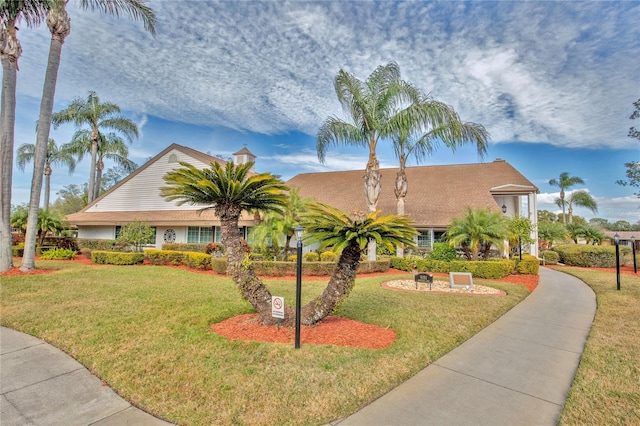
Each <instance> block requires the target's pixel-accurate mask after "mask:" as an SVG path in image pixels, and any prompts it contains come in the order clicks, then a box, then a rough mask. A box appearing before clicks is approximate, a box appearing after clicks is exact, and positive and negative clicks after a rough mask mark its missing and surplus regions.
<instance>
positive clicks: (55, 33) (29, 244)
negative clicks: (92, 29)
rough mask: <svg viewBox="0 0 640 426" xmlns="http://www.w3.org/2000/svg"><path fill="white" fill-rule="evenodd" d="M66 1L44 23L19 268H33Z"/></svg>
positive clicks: (66, 19) (66, 32)
mask: <svg viewBox="0 0 640 426" xmlns="http://www.w3.org/2000/svg"><path fill="white" fill-rule="evenodd" d="M65 6H66V2H65V1H63V0H58V1H56V5H55V7H54V8H52V9H51V10H50V11H49V15H48V16H47V25H48V26H49V30H50V31H51V45H50V47H49V60H48V62H47V71H46V74H45V77H44V86H43V88H42V101H41V102H40V116H39V119H38V129H37V136H36V148H35V153H34V159H33V179H32V181H31V197H30V200H29V218H28V220H27V231H26V234H25V241H24V257H23V258H22V265H21V266H20V270H21V271H24V272H28V271H32V270H34V269H35V268H36V264H35V258H36V232H37V225H38V208H39V207H40V193H41V192H42V176H43V169H44V163H45V160H46V156H47V145H48V143H49V130H50V129H51V115H52V114H53V100H54V97H55V93H56V82H57V80H58V69H59V68H60V57H61V55H62V44H63V43H64V40H65V38H66V37H67V35H69V32H70V31H71V20H70V19H69V15H68V14H67V11H66V9H65Z"/></svg>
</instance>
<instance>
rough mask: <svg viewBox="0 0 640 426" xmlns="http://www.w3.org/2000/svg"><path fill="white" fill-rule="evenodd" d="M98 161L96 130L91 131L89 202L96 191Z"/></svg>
mask: <svg viewBox="0 0 640 426" xmlns="http://www.w3.org/2000/svg"><path fill="white" fill-rule="evenodd" d="M97 161H98V131H97V129H93V130H92V131H91V165H90V167H89V202H92V201H93V200H94V199H95V198H96V197H95V192H96V164H97Z"/></svg>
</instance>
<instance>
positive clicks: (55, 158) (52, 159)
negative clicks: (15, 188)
mask: <svg viewBox="0 0 640 426" xmlns="http://www.w3.org/2000/svg"><path fill="white" fill-rule="evenodd" d="M35 152H36V146H35V145H34V144H32V143H25V144H22V145H20V146H19V147H18V151H17V156H16V164H17V165H18V167H19V168H20V170H24V167H25V166H26V165H27V163H28V162H30V161H33V158H34V156H35ZM54 165H60V166H66V167H67V168H68V169H69V173H73V171H74V170H75V168H76V160H75V157H74V155H73V153H72V152H71V151H70V149H69V145H68V144H64V145H62V146H60V147H58V145H57V144H56V141H55V140H53V139H49V145H48V146H47V156H46V158H45V162H44V203H43V208H44V209H45V210H48V209H49V195H50V193H51V174H52V173H53V168H52V167H51V166H54Z"/></svg>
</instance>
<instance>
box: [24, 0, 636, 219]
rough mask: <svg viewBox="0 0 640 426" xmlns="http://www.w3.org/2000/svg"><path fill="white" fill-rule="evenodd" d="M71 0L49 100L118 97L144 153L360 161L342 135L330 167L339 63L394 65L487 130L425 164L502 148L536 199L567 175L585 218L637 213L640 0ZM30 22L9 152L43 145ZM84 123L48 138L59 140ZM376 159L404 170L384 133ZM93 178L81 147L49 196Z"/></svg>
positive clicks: (286, 168)
mask: <svg viewBox="0 0 640 426" xmlns="http://www.w3.org/2000/svg"><path fill="white" fill-rule="evenodd" d="M78 4H79V1H78V0H70V2H69V5H68V10H69V13H70V16H71V33H70V35H69V36H68V37H67V39H66V41H65V43H64V45H63V49H62V59H61V65H60V70H59V74H58V83H57V88H56V96H55V105H54V111H58V110H61V109H63V108H65V107H66V106H68V105H69V103H70V102H71V101H72V100H74V99H76V98H85V99H86V97H87V95H88V93H89V91H95V92H96V93H97V95H98V96H99V97H100V100H101V101H103V102H112V103H115V104H117V105H119V106H120V108H121V109H122V113H123V115H125V116H127V117H129V118H130V119H132V120H133V121H134V122H135V123H136V124H137V125H138V128H139V131H140V136H139V138H138V139H137V140H135V141H133V142H132V143H131V145H130V146H129V151H130V158H131V159H132V160H133V161H135V162H136V163H138V164H139V165H142V164H143V163H145V162H146V161H147V160H148V159H149V158H151V157H153V156H155V155H156V154H158V153H159V152H160V151H162V150H163V149H164V148H166V147H167V146H169V145H170V144H171V143H178V144H180V145H185V146H188V147H191V148H194V149H197V150H200V151H202V152H206V153H209V154H211V155H216V156H221V157H223V158H230V157H231V155H232V153H233V152H235V151H238V150H240V149H242V148H243V147H245V146H246V147H247V148H248V149H249V150H250V151H251V152H252V153H254V154H255V155H256V156H257V160H256V170H257V171H259V172H271V173H274V174H277V175H279V176H281V177H282V178H283V179H284V180H287V179H289V178H291V177H293V176H294V175H296V174H298V173H308V172H318V171H333V170H354V169H362V170H364V168H365V166H366V162H367V154H368V152H367V150H366V149H363V148H354V147H342V146H341V147H331V148H330V149H329V151H328V152H327V155H326V159H325V162H324V163H320V162H319V160H318V156H317V153H316V134H317V132H318V129H319V128H320V126H321V124H322V123H323V121H324V120H325V119H327V118H328V117H330V116H336V117H338V118H341V119H344V120H346V119H348V116H347V115H345V113H344V112H343V111H342V108H341V106H340V104H339V103H338V101H337V98H336V94H335V91H334V88H333V80H334V78H335V76H336V74H337V73H338V71H339V70H340V69H342V70H344V71H347V72H349V73H351V74H353V75H355V76H356V77H357V78H359V79H361V80H365V79H366V78H367V77H368V76H369V75H370V74H371V72H372V71H373V70H374V69H375V68H376V67H377V66H379V65H384V64H387V63H389V62H391V61H395V62H397V63H398V65H399V66H400V70H401V73H402V78H403V79H405V80H408V81H410V82H411V83H413V84H414V85H415V86H416V87H418V88H419V89H420V90H422V91H423V92H424V93H427V94H430V95H431V96H432V97H433V98H434V99H437V100H439V101H442V102H445V103H447V104H448V105H451V106H452V107H453V108H454V109H455V110H456V111H457V112H458V114H459V115H460V117H461V119H462V120H463V121H470V122H475V123H479V124H482V125H483V126H484V127H485V128H486V129H487V130H488V132H489V134H490V136H491V141H490V144H489V147H488V153H487V156H486V157H485V158H478V156H477V153H476V149H475V147H464V148H460V149H458V150H456V152H455V153H451V152H449V151H448V150H447V149H445V148H440V149H439V150H437V151H436V152H434V153H433V155H432V156H431V157H429V158H427V159H425V160H424V161H422V162H420V163H419V164H420V165H440V164H465V163H474V162H479V161H485V162H488V161H493V160H495V159H496V158H502V159H505V160H507V161H508V162H509V163H510V164H512V165H513V166H514V167H515V168H516V169H518V170H519V171H520V172H521V173H522V174H523V175H524V176H525V177H527V178H528V179H529V180H530V181H531V182H533V183H534V184H535V185H536V186H537V187H538V188H539V190H540V193H539V196H538V208H539V210H549V211H554V212H556V213H557V212H559V211H560V210H559V209H558V207H557V206H556V205H555V204H554V200H555V199H556V198H557V197H558V195H559V194H558V191H559V189H558V188H557V187H553V186H550V185H549V184H548V182H549V180H550V179H552V178H558V176H559V175H560V173H562V172H568V173H569V174H570V175H571V176H578V177H581V178H582V179H583V180H584V182H585V183H584V185H576V186H575V187H573V188H571V189H573V190H578V189H584V190H587V191H588V192H589V193H590V194H591V195H592V196H593V197H594V198H595V200H596V201H597V203H598V212H597V213H592V212H590V211H588V210H584V209H581V208H576V209H575V212H574V213H575V214H577V215H580V216H582V217H585V218H587V219H589V218H592V217H602V218H606V219H608V220H609V221H610V222H615V221H617V220H626V221H628V222H630V223H636V222H638V220H639V219H640V198H638V197H636V196H634V195H633V192H634V191H633V189H632V188H629V187H623V186H620V185H617V184H616V183H615V182H616V180H618V179H624V178H625V168H624V163H625V162H629V161H638V160H640V158H639V157H640V142H639V141H638V140H634V139H631V138H629V137H628V136H627V134H628V132H629V128H630V127H631V126H634V125H635V127H640V120H631V119H630V115H631V113H632V112H633V109H634V108H633V102H634V101H636V100H637V99H638V98H640V26H638V22H640V2H638V1H593V2H586V1H570V2H569V1H558V2H556V1H544V2H543V1H529V2H520V1H474V2H457V1H446V2H422V1H415V2H414V1H400V2H398V1H292V2H287V1H204V0H203V1H180V2H176V1H167V0H151V1H149V3H148V4H149V6H150V7H151V8H153V9H154V11H155V12H156V16H157V24H156V35H155V37H154V36H152V35H150V34H149V33H147V32H145V31H144V28H143V25H142V23H140V22H135V21H132V20H131V19H129V18H128V17H126V16H122V15H121V16H120V18H115V17H111V16H105V15H101V14H99V13H98V12H91V11H82V10H80V9H79V7H78ZM19 28H20V31H19V39H20V41H21V43H22V48H23V53H22V57H21V58H20V60H19V72H18V91H17V110H16V128H15V135H16V136H15V148H16V149H17V147H18V146H20V145H21V144H23V143H35V123H36V121H37V119H38V113H39V105H40V98H41V94H42V85H43V82H44V75H45V70H46V64H47V55H48V50H49V42H50V38H51V35H50V33H49V30H48V28H47V27H46V25H44V24H43V25H41V26H40V27H38V28H29V27H27V26H26V25H24V24H23V25H19ZM75 130H76V129H75V128H74V126H73V125H71V124H69V125H64V126H60V127H59V128H57V129H52V131H51V135H50V137H52V138H53V139H55V140H56V142H57V143H58V145H60V144H62V143H66V142H68V141H69V140H70V139H71V136H72V135H73V133H74V131H75ZM377 154H378V157H379V160H380V163H381V167H397V160H396V159H395V157H394V155H393V152H392V151H391V150H390V148H389V146H388V144H386V143H385V142H384V141H383V142H382V143H381V144H380V145H379V146H378V151H377ZM416 164H417V163H416V161H415V160H411V161H410V162H409V165H416ZM110 166H112V164H108V163H107V165H106V168H108V167H110ZM88 172H89V160H88V159H85V160H84V161H83V162H81V163H80V164H79V165H78V166H77V167H76V170H75V172H74V173H73V174H72V175H69V173H68V170H65V169H64V168H62V167H57V168H54V171H53V175H52V178H51V180H52V190H51V199H52V200H55V198H56V192H57V191H59V190H60V189H62V188H63V187H64V186H65V185H69V184H72V183H75V184H80V183H83V182H87V181H88ZM32 174H33V169H32V168H30V167H29V166H27V167H26V168H25V171H24V172H23V171H21V170H20V169H18V168H17V167H15V166H14V176H13V196H12V204H14V205H17V204H21V203H26V202H28V200H29V191H30V183H31V178H32ZM409 185H411V182H409ZM382 190H383V191H385V190H387V191H389V190H391V189H390V188H387V189H385V188H382ZM409 190H411V189H410V188H409ZM363 196H364V195H363Z"/></svg>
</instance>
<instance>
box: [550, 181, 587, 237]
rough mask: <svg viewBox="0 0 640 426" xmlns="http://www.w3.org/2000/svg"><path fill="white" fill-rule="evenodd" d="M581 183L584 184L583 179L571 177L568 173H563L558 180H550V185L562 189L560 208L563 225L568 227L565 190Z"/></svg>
mask: <svg viewBox="0 0 640 426" xmlns="http://www.w3.org/2000/svg"><path fill="white" fill-rule="evenodd" d="M579 183H584V181H583V180H582V178H579V177H577V176H569V173H568V172H562V173H560V177H559V178H558V179H555V178H554V179H551V180H549V185H551V186H557V187H559V188H560V204H559V206H561V207H562V224H563V225H564V226H567V218H566V217H565V206H566V200H565V189H568V188H570V187H572V186H574V185H577V184H579Z"/></svg>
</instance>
